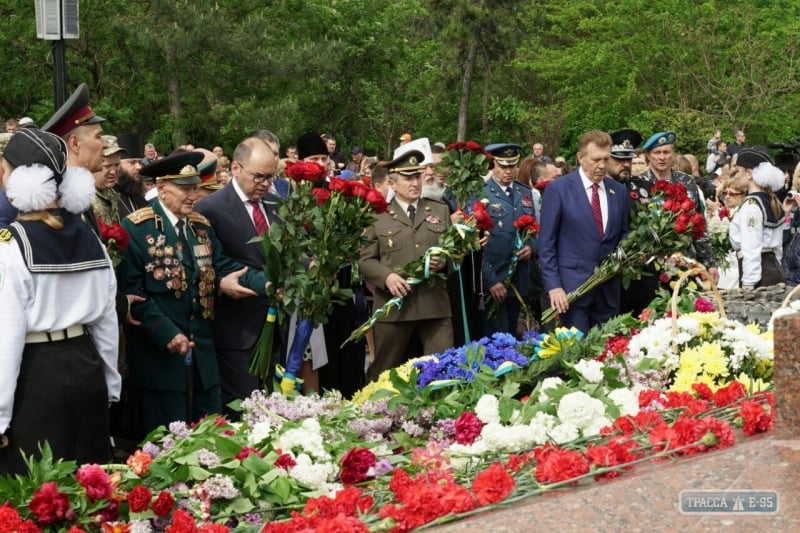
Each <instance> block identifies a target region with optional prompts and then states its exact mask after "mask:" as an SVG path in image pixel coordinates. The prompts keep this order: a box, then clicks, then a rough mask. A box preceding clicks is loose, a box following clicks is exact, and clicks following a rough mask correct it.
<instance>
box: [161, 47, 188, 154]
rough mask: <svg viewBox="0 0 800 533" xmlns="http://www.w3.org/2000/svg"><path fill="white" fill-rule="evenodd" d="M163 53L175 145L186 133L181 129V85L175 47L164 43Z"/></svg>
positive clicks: (181, 141) (178, 143) (181, 140)
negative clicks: (165, 63) (165, 62)
mask: <svg viewBox="0 0 800 533" xmlns="http://www.w3.org/2000/svg"><path fill="white" fill-rule="evenodd" d="M164 54H165V56H166V59H167V68H166V73H167V98H168V100H169V114H170V115H172V118H173V124H174V125H175V126H174V129H173V131H172V142H173V144H174V145H175V146H179V145H181V144H183V143H184V142H185V141H184V139H185V137H186V133H185V132H184V131H183V125H182V121H181V119H182V116H183V105H182V104H181V87H180V80H179V79H178V65H177V59H176V54H175V48H174V47H173V45H172V44H170V43H164Z"/></svg>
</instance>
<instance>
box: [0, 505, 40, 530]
mask: <svg viewBox="0 0 800 533" xmlns="http://www.w3.org/2000/svg"><path fill="white" fill-rule="evenodd" d="M41 531H42V530H41V529H39V527H38V526H36V524H34V523H33V522H32V521H30V520H25V521H23V520H22V517H21V516H20V515H19V512H18V511H17V510H16V509H14V508H13V507H11V505H9V504H8V503H6V504H5V505H1V506H0V532H2V533H6V532H8V533H11V532H13V533H41Z"/></svg>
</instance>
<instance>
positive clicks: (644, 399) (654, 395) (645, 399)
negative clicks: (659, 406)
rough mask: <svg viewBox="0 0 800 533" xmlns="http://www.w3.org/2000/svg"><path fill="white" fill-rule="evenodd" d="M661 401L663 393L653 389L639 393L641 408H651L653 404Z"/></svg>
mask: <svg viewBox="0 0 800 533" xmlns="http://www.w3.org/2000/svg"><path fill="white" fill-rule="evenodd" d="M660 400H661V393H660V392H658V391H657V390H653V389H642V390H640V391H639V407H640V408H645V407H650V404H652V403H653V402H658V401H660Z"/></svg>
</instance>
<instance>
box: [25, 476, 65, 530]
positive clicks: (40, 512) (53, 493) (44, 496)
mask: <svg viewBox="0 0 800 533" xmlns="http://www.w3.org/2000/svg"><path fill="white" fill-rule="evenodd" d="M28 509H30V510H31V512H33V514H35V515H36V521H37V522H39V523H40V524H42V525H49V524H54V523H56V522H60V521H62V520H64V519H66V518H67V515H68V514H69V511H70V509H69V497H67V495H66V494H64V493H63V492H61V491H59V490H58V485H57V484H56V482H55V481H48V482H47V483H43V484H42V487H41V488H40V489H36V490H35V491H33V498H32V499H31V503H29V504H28Z"/></svg>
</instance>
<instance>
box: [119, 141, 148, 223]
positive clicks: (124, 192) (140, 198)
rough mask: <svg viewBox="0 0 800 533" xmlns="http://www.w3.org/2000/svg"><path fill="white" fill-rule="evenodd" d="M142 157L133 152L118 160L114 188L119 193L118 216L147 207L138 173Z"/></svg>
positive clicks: (124, 215) (123, 216) (122, 216)
mask: <svg viewBox="0 0 800 533" xmlns="http://www.w3.org/2000/svg"><path fill="white" fill-rule="evenodd" d="M141 169H142V159H141V157H137V155H136V154H134V155H133V156H132V157H126V158H123V159H121V160H120V162H119V170H118V171H117V183H116V184H114V190H116V191H117V192H118V193H119V205H118V209H119V216H120V217H121V218H125V217H126V216H128V215H130V214H131V213H133V212H134V211H136V210H137V209H141V208H142V207H147V201H146V200H145V199H144V186H143V185H142V180H141V177H140V175H139V171H140V170H141Z"/></svg>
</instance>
